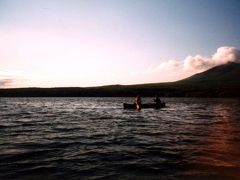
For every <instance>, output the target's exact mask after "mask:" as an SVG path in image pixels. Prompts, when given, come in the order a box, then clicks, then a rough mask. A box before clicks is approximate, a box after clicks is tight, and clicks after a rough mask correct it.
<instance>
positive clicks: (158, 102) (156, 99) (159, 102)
mask: <svg viewBox="0 0 240 180" xmlns="http://www.w3.org/2000/svg"><path fill="white" fill-rule="evenodd" d="M154 102H155V103H156V105H157V106H159V105H160V104H161V103H162V101H161V99H160V98H159V97H158V95H156V96H155V99H154Z"/></svg>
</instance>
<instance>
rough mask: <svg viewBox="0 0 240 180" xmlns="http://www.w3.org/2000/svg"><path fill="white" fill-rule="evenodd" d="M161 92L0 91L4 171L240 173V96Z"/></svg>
mask: <svg viewBox="0 0 240 180" xmlns="http://www.w3.org/2000/svg"><path fill="white" fill-rule="evenodd" d="M164 100H165V101H166V102H167V107H166V108H164V109H161V110H155V109H142V110H141V111H134V110H123V107H122V103H123V102H132V99H131V98H1V99H0V133H1V136H0V179H9V178H10V179H19V178H20V179H39V178H42V176H44V177H47V178H49V179H58V178H67V179H82V178H83V179H89V178H91V179H98V178H104V179H106V178H110V179H112V178H120V179H121V178H134V179H135V178H147V179H148V178H157V179H158V178H167V179H175V178H176V179H179V178H183V179H185V178H190V179H192V178H199V179H202V178H205V179H209V178H210V179H214V178H218V179H238V178H240V159H239V158H238V157H240V151H239V149H240V121H239V117H240V106H239V105H240V103H239V102H240V101H239V100H235V99H198V98H196V99H195V98H193V99H191V98H166V99H164ZM142 101H143V102H144V101H145V102H149V101H152V100H151V99H150V98H143V99H142Z"/></svg>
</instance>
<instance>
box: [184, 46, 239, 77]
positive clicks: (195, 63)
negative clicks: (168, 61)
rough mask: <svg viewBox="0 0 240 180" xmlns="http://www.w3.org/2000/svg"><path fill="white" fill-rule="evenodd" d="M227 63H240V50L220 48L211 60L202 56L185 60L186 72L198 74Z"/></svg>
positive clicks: (189, 57)
mask: <svg viewBox="0 0 240 180" xmlns="http://www.w3.org/2000/svg"><path fill="white" fill-rule="evenodd" d="M227 62H240V50H238V49H236V48H235V47H220V48H218V49H217V52H216V53H214V54H213V55H212V57H211V58H209V57H203V56H200V55H196V56H188V57H187V58H186V59H185V60H184V70H186V71H193V72H195V73H197V72H199V71H205V70H207V69H209V68H212V67H214V66H218V65H222V64H225V63H227Z"/></svg>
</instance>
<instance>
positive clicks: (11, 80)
mask: <svg viewBox="0 0 240 180" xmlns="http://www.w3.org/2000/svg"><path fill="white" fill-rule="evenodd" d="M24 81H25V77H24V76H23V75H22V73H21V72H6V71H0V88H15V87H23V86H24V84H23V83H24Z"/></svg>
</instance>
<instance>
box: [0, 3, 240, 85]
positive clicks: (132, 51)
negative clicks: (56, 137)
mask: <svg viewBox="0 0 240 180" xmlns="http://www.w3.org/2000/svg"><path fill="white" fill-rule="evenodd" d="M239 22H240V1H239V0H199V1H197V0H39V1H37V0H0V88H5V87H59V86H65V87H70V86H74V87H76V86H83V87H84V86H99V85H109V84H138V83H153V82H166V81H176V80H179V79H182V78H185V77H187V76H190V75H192V74H194V73H198V72H201V71H204V70H206V69H208V68H211V67H213V66H216V65H220V64H223V63H226V62H228V61H235V62H239V60H240V51H239V49H240V23H239Z"/></svg>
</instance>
